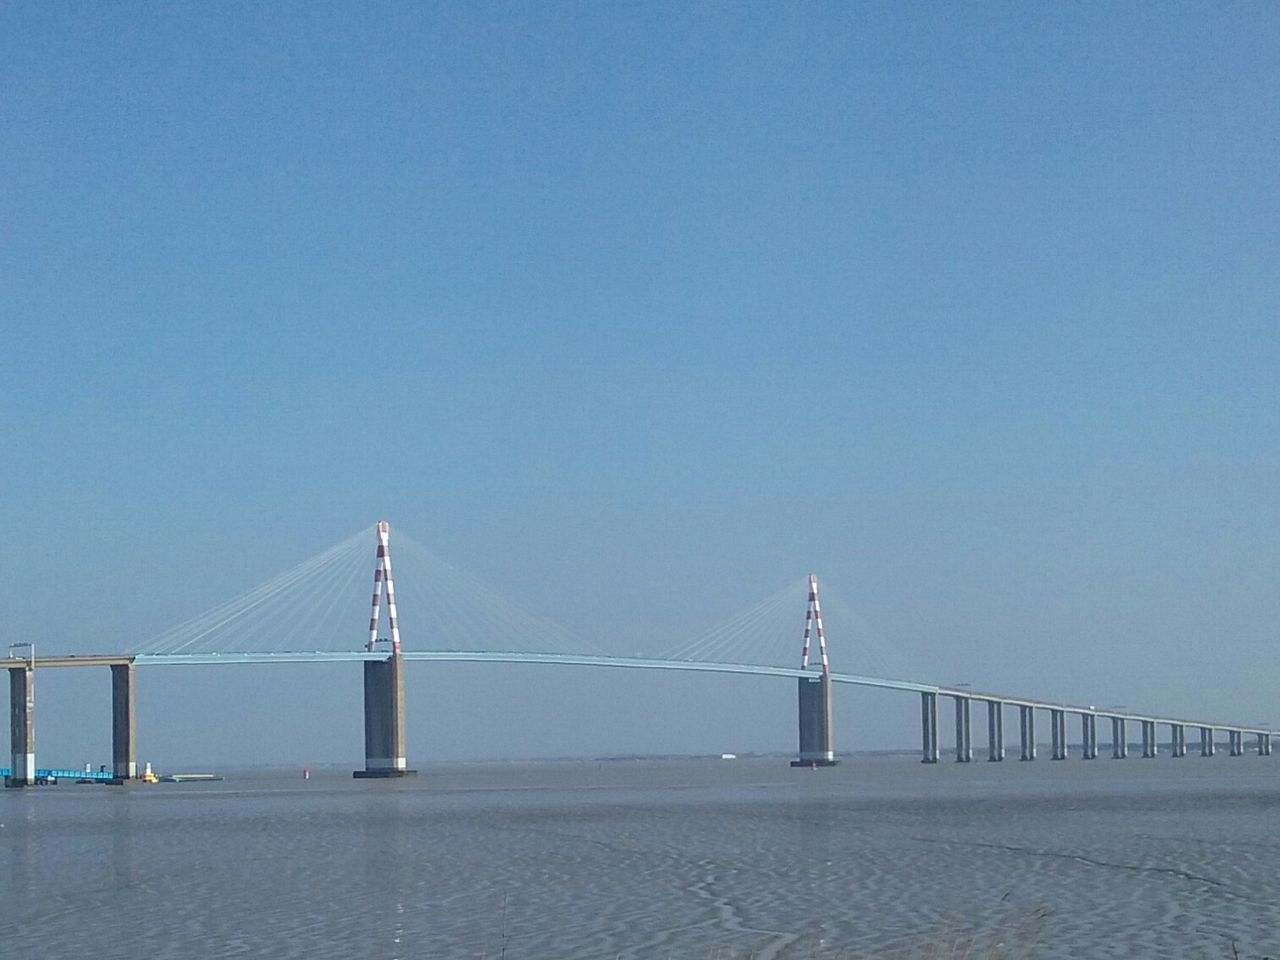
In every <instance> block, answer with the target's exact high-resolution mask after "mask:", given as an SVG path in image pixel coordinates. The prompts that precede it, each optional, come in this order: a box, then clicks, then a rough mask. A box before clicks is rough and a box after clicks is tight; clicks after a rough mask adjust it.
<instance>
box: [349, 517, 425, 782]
mask: <svg viewBox="0 0 1280 960" xmlns="http://www.w3.org/2000/svg"><path fill="white" fill-rule="evenodd" d="M384 582H385V583H386V585H387V617H388V619H390V621H391V653H390V655H389V656H387V657H386V658H385V659H381V658H377V659H369V660H366V661H365V662H364V769H363V770H356V771H353V775H354V776H355V777H357V778H358V779H362V780H363V779H373V778H379V779H380V778H383V777H408V776H412V775H413V774H415V773H417V771H416V770H410V769H408V764H407V763H406V760H405V745H404V730H405V727H404V664H403V660H404V658H403V657H402V656H401V655H400V622H399V618H398V616H397V613H396V583H395V580H393V579H392V578H391V525H390V524H388V523H387V521H385V520H380V521H378V563H377V566H376V567H374V570H373V601H372V604H371V606H372V608H373V609H372V615H371V616H370V617H369V646H368V650H369V652H370V653H374V652H376V651H375V647H376V646H377V642H378V615H379V613H380V612H381V609H380V608H381V606H382V602H381V601H382V585H383V583H384Z"/></svg>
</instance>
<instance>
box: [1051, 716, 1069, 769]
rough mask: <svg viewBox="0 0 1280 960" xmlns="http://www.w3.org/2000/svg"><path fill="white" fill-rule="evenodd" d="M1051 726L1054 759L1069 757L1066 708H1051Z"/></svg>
mask: <svg viewBox="0 0 1280 960" xmlns="http://www.w3.org/2000/svg"><path fill="white" fill-rule="evenodd" d="M1049 728H1050V729H1049V739H1050V741H1051V743H1052V749H1053V759H1054V760H1065V759H1067V712H1066V711H1065V710H1050V711H1049Z"/></svg>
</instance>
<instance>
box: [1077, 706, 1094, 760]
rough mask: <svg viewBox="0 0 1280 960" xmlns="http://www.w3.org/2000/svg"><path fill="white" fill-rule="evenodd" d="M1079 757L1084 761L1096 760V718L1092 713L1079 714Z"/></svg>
mask: <svg viewBox="0 0 1280 960" xmlns="http://www.w3.org/2000/svg"><path fill="white" fill-rule="evenodd" d="M1080 743H1081V744H1082V746H1081V748H1080V755H1081V756H1082V757H1083V758H1084V759H1085V760H1097V759H1098V718H1097V717H1095V716H1094V715H1093V714H1092V713H1082V714H1080Z"/></svg>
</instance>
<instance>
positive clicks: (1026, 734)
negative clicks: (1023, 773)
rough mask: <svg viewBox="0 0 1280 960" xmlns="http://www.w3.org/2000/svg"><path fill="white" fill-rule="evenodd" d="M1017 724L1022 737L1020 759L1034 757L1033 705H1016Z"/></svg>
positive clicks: (1034, 722)
mask: <svg viewBox="0 0 1280 960" xmlns="http://www.w3.org/2000/svg"><path fill="white" fill-rule="evenodd" d="M1018 721H1019V722H1018V726H1019V728H1020V729H1019V733H1020V734H1021V739H1022V756H1021V757H1020V758H1019V759H1021V760H1034V759H1035V758H1036V711H1035V708H1034V707H1027V706H1019V707H1018Z"/></svg>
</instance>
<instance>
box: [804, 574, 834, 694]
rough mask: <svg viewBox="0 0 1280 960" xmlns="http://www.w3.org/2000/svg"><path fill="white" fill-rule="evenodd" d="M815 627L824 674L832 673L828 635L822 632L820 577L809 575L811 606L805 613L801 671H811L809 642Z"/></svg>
mask: <svg viewBox="0 0 1280 960" xmlns="http://www.w3.org/2000/svg"><path fill="white" fill-rule="evenodd" d="M814 627H817V631H818V655H819V656H820V657H821V658H822V672H823V674H828V673H830V672H831V664H830V661H828V660H827V635H826V634H825V633H824V632H823V630H822V602H821V601H820V600H819V599H818V577H817V575H816V574H813V573H811V574H809V606H808V608H807V609H806V610H805V613H804V649H803V650H802V651H801V653H800V669H801V670H807V669H809V640H810V638H811V637H812V636H813V630H814Z"/></svg>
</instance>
